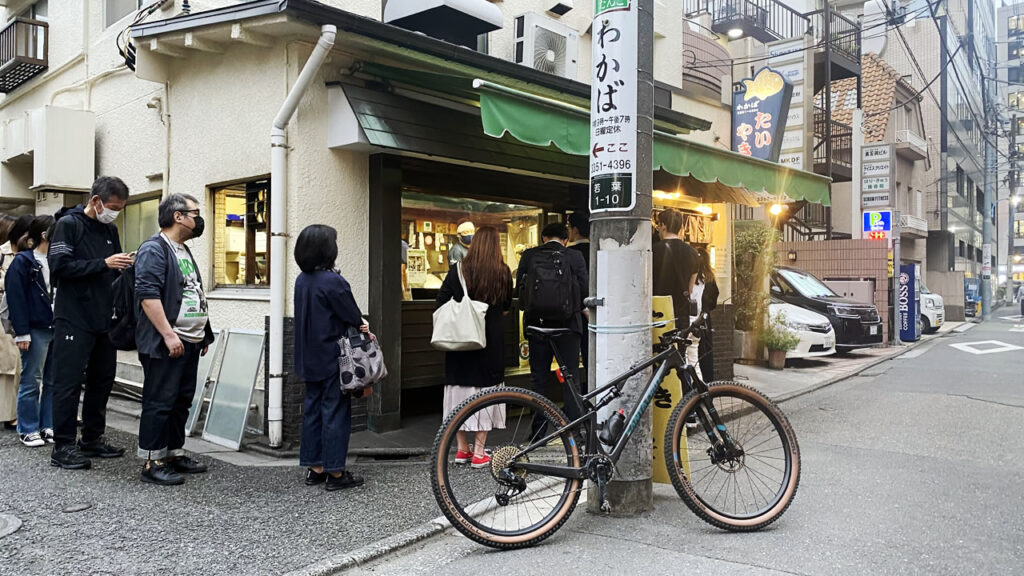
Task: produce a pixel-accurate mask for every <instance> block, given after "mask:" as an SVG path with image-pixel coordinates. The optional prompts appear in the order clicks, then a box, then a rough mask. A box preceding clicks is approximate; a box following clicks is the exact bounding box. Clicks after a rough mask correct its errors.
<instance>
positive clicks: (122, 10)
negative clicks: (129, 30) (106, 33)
mask: <svg viewBox="0 0 1024 576" xmlns="http://www.w3.org/2000/svg"><path fill="white" fill-rule="evenodd" d="M145 3H146V0H104V2H103V25H104V26H105V27H107V28H110V27H111V26H113V25H114V24H117V22H118V21H119V20H120V19H121V18H124V17H125V16H127V15H129V14H131V13H132V12H135V11H136V10H138V9H139V8H142V5H143V4H145Z"/></svg>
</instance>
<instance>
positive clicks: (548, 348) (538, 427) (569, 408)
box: [516, 222, 590, 438]
mask: <svg viewBox="0 0 1024 576" xmlns="http://www.w3.org/2000/svg"><path fill="white" fill-rule="evenodd" d="M568 239H569V229H568V228H567V227H566V225H565V224H562V223H558V222H556V223H553V224H548V225H547V226H546V227H545V228H544V230H543V231H542V232H541V240H542V241H543V244H541V245H540V246H537V247H535V248H530V249H529V250H527V251H525V252H523V255H522V257H520V259H519V269H518V270H517V271H516V289H517V290H518V291H519V302H520V305H521V306H522V305H524V304H525V303H528V302H529V300H530V297H529V296H527V295H525V293H526V292H527V291H529V290H531V289H532V288H533V283H534V282H535V279H536V278H537V277H538V275H537V274H536V271H537V265H538V263H539V262H541V261H548V260H550V259H551V258H552V256H560V258H559V264H560V265H561V268H562V270H563V273H565V274H567V275H568V279H567V280H566V281H567V282H568V283H569V284H570V287H571V288H572V289H571V290H570V292H569V293H570V294H571V299H572V302H570V303H569V304H570V308H572V311H571V313H570V314H567V315H566V316H565V317H563V318H554V317H550V316H548V317H545V316H544V315H542V314H539V313H537V312H536V311H535V310H536V308H537V306H534V307H531V306H528V305H527V306H526V307H525V308H524V309H523V325H524V326H538V327H541V328H568V329H570V330H571V331H572V333H571V334H566V335H564V336H558V337H555V338H552V339H550V340H549V339H544V338H538V337H535V336H529V335H528V336H527V341H528V342H529V344H530V376H531V378H532V380H533V389H534V391H536V392H537V393H539V394H546V392H547V383H548V379H550V377H551V360H552V358H553V357H554V349H553V348H552V345H554V346H557V347H558V354H559V356H560V357H561V359H562V361H563V362H565V363H566V368H568V370H569V375H571V376H572V381H573V382H575V383H576V384H577V386H581V385H582V383H581V382H580V374H579V357H580V339H581V338H582V336H583V333H584V331H585V330H586V329H587V327H586V321H585V320H584V317H583V299H584V298H585V297H586V295H587V294H588V293H589V292H590V277H589V274H588V272H587V264H586V262H584V260H583V256H581V255H580V252H579V251H578V250H568V249H566V247H565V243H566V242H567V241H568ZM565 407H566V412H567V415H568V416H569V418H575V417H577V416H578V414H576V412H577V410H576V407H575V406H574V405H573V404H572V403H571V402H569V401H568V396H567V397H566V402H565ZM574 414H576V415H575V416H574ZM545 424H546V421H545V420H544V419H543V418H537V417H535V418H534V421H533V430H532V434H533V437H535V438H536V437H538V436H540V435H543V434H544V430H545V429H546V426H545Z"/></svg>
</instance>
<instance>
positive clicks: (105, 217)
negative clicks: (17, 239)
mask: <svg viewBox="0 0 1024 576" xmlns="http://www.w3.org/2000/svg"><path fill="white" fill-rule="evenodd" d="M127 199H128V187H127V186H125V184H124V182H122V181H121V179H119V178H112V177H108V176H104V177H101V178H98V179H97V180H96V181H95V182H93V185H92V192H91V195H90V197H89V202H88V203H87V204H86V206H85V207H84V208H82V207H81V206H79V207H76V208H74V209H73V210H71V211H70V212H68V213H67V215H65V216H63V217H62V218H61V219H60V220H58V221H57V224H56V227H55V229H54V232H53V238H52V239H51V241H50V253H49V257H48V262H49V264H50V278H51V280H52V283H53V285H54V286H55V287H56V289H57V294H56V298H55V301H54V338H53V362H54V368H55V372H54V382H53V436H54V442H55V444H54V447H53V454H52V455H51V456H50V465H51V466H56V467H60V468H65V469H71V470H76V469H84V468H89V467H90V466H91V461H90V460H89V458H91V457H97V458H117V457H120V456H123V455H124V448H118V447H116V446H111V445H110V444H107V443H106V441H104V439H103V433H104V432H105V431H106V411H107V399H108V398H109V397H110V389H111V388H112V387H113V385H114V375H115V372H116V367H117V351H116V350H115V349H114V346H113V345H112V344H111V343H110V337H109V332H110V319H111V316H112V315H113V310H114V303H113V294H114V291H113V290H112V289H111V284H112V283H113V281H114V279H115V278H117V275H118V274H120V273H121V271H122V270H124V269H125V268H127V267H129V266H131V265H132V256H131V255H129V254H125V253H123V252H121V242H120V240H119V239H118V234H117V227H116V226H114V224H113V222H114V220H116V219H117V215H118V213H119V212H120V211H121V209H122V208H124V204H125V201H126V200H127ZM83 371H84V372H85V395H84V398H83V400H82V438H81V440H79V441H78V443H77V445H76V443H75V440H76V438H77V429H76V425H77V418H78V404H79V393H80V392H81V389H82V386H81V384H82V373H83Z"/></svg>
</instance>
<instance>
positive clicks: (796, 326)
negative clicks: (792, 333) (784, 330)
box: [786, 320, 813, 332]
mask: <svg viewBox="0 0 1024 576" xmlns="http://www.w3.org/2000/svg"><path fill="white" fill-rule="evenodd" d="M786 326H789V328H790V329H791V330H797V331H800V332H810V331H811V328H813V326H811V325H810V324H807V323H805V322H793V321H792V320H787V321H786Z"/></svg>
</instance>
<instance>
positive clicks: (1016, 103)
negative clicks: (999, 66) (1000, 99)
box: [1006, 92, 1024, 110]
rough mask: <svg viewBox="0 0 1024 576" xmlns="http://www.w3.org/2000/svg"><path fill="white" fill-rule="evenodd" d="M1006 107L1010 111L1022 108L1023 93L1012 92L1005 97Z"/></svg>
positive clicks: (1023, 104) (1023, 106) (1023, 105)
mask: <svg viewBox="0 0 1024 576" xmlns="http://www.w3.org/2000/svg"><path fill="white" fill-rule="evenodd" d="M1006 106H1007V107H1008V108H1009V109H1010V110H1020V109H1021V108H1024V92H1014V93H1013V94H1010V95H1009V96H1007V97H1006Z"/></svg>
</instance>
